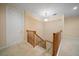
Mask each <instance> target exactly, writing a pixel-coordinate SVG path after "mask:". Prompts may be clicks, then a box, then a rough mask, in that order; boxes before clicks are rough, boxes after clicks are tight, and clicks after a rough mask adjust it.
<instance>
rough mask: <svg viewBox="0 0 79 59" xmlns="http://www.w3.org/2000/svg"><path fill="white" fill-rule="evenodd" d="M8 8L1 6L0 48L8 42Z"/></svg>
mask: <svg viewBox="0 0 79 59" xmlns="http://www.w3.org/2000/svg"><path fill="white" fill-rule="evenodd" d="M5 10H6V7H5V5H3V4H0V48H1V47H3V46H4V45H5V42H6V34H5V33H6V32H5V31H6V28H5V27H6V19H5V18H6V15H5Z"/></svg>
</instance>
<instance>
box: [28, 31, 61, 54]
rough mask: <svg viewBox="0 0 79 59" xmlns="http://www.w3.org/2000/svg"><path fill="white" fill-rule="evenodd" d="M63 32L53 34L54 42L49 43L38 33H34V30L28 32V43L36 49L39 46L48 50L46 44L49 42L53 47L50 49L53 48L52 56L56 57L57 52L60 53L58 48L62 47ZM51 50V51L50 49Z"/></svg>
mask: <svg viewBox="0 0 79 59" xmlns="http://www.w3.org/2000/svg"><path fill="white" fill-rule="evenodd" d="M61 32H62V31H60V32H56V33H53V42H51V41H48V40H44V39H42V38H41V37H40V36H39V35H38V34H37V33H36V31H32V30H27V41H28V42H29V43H30V44H31V45H32V46H33V47H35V46H36V45H39V46H41V47H43V48H45V49H46V43H47V42H49V43H50V44H51V45H52V46H51V47H50V48H52V51H51V52H52V56H56V55H57V52H58V48H59V45H60V41H61ZM48 50H49V49H48Z"/></svg>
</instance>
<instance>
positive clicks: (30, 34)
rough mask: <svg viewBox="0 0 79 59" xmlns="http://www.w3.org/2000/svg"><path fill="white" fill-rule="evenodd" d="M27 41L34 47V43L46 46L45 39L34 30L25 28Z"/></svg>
mask: <svg viewBox="0 0 79 59" xmlns="http://www.w3.org/2000/svg"><path fill="white" fill-rule="evenodd" d="M27 41H28V42H29V43H30V44H31V45H32V46H33V47H35V46H36V45H39V46H41V47H43V48H46V40H44V39H42V38H41V37H40V36H39V35H38V34H37V33H36V31H32V30H27Z"/></svg>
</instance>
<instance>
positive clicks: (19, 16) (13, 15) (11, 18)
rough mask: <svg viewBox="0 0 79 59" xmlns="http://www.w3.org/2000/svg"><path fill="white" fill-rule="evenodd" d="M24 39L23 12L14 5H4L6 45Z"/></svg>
mask: <svg viewBox="0 0 79 59" xmlns="http://www.w3.org/2000/svg"><path fill="white" fill-rule="evenodd" d="M22 40H24V14H23V11H21V10H19V9H17V8H15V7H12V6H11V7H10V6H7V7H6V42H7V46H9V45H13V44H15V43H18V42H21V41H22Z"/></svg>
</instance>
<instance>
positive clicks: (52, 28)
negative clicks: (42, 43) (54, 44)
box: [44, 16, 64, 41]
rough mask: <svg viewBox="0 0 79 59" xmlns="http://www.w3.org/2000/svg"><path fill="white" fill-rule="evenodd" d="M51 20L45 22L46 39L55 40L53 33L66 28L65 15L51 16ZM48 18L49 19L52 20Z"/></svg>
mask: <svg viewBox="0 0 79 59" xmlns="http://www.w3.org/2000/svg"><path fill="white" fill-rule="evenodd" d="M50 19H51V21H48V22H45V23H44V31H45V32H44V36H45V39H47V40H49V41H53V33H55V32H59V31H60V30H62V31H63V29H64V16H59V17H55V18H53V17H52V18H50ZM50 19H48V20H50Z"/></svg>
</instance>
